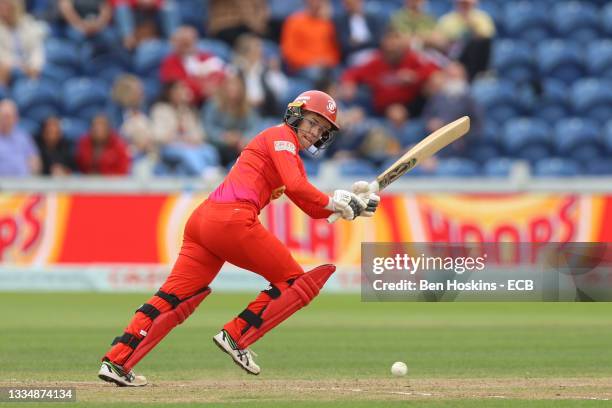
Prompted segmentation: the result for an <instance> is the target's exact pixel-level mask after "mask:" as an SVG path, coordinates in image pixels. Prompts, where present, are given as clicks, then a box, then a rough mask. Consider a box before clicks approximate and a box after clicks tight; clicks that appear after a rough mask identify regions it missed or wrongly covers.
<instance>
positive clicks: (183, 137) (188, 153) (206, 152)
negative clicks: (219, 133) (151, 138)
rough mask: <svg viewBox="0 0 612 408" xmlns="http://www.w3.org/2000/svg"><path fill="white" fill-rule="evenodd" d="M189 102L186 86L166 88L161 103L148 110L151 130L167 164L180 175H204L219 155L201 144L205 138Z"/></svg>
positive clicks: (206, 145) (174, 84)
mask: <svg viewBox="0 0 612 408" xmlns="http://www.w3.org/2000/svg"><path fill="white" fill-rule="evenodd" d="M191 99H192V95H191V89H190V88H189V87H187V86H186V84H185V83H183V82H180V81H178V82H175V83H173V84H168V85H166V88H165V90H164V92H163V95H162V98H161V100H160V101H159V102H157V103H156V104H155V105H153V108H152V109H151V119H152V122H153V130H154V135H155V139H156V140H157V142H158V143H159V144H160V146H161V147H160V149H161V159H162V161H163V162H164V163H165V164H166V165H168V166H169V167H176V168H177V169H178V174H181V175H187V176H206V175H207V174H208V172H209V171H210V170H211V169H214V168H215V167H216V166H217V165H218V154H217V151H216V150H215V149H214V147H212V146H210V145H208V144H205V143H204V142H205V139H206V137H205V136H206V135H205V133H204V129H203V128H202V125H201V124H200V121H199V117H198V113H197V111H196V110H195V109H194V107H193V105H192V104H191Z"/></svg>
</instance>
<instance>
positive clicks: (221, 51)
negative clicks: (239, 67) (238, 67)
mask: <svg viewBox="0 0 612 408" xmlns="http://www.w3.org/2000/svg"><path fill="white" fill-rule="evenodd" d="M198 49H199V50H200V51H204V52H207V53H209V54H212V55H216V56H217V57H219V58H221V59H222V60H223V61H225V62H231V61H232V49H231V48H230V46H229V45H227V44H226V43H224V42H223V41H221V40H215V39H212V38H205V39H202V40H200V41H198Z"/></svg>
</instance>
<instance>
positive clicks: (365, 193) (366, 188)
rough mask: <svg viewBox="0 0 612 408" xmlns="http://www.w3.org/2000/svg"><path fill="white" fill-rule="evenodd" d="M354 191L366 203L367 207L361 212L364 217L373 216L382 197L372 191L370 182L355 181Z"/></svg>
mask: <svg viewBox="0 0 612 408" xmlns="http://www.w3.org/2000/svg"><path fill="white" fill-rule="evenodd" d="M352 190H353V193H354V194H356V195H357V196H358V197H359V198H361V199H362V200H363V201H364V202H365V203H366V208H365V209H364V210H363V211H362V212H361V214H359V215H360V216H362V217H372V216H373V215H374V213H375V212H376V210H377V209H378V204H380V197H379V196H378V195H376V194H374V193H371V192H370V183H368V182H367V181H357V182H355V183H353V187H352Z"/></svg>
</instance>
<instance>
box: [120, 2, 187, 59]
mask: <svg viewBox="0 0 612 408" xmlns="http://www.w3.org/2000/svg"><path fill="white" fill-rule="evenodd" d="M110 1H111V5H112V6H113V14H114V17H115V22H116V24H117V27H118V28H119V33H120V35H121V39H122V41H123V46H124V47H125V48H127V49H128V50H132V49H134V48H136V47H137V46H138V44H140V43H141V42H142V41H145V40H151V39H154V38H160V37H162V36H163V37H165V38H170V36H171V35H172V33H173V32H174V31H175V30H176V29H177V28H178V26H179V22H180V16H179V12H178V8H177V7H176V6H175V4H174V2H173V0H110Z"/></svg>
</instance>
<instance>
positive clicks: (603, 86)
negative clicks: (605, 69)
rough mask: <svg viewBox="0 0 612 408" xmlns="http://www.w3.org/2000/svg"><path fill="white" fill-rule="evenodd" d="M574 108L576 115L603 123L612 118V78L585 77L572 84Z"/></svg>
mask: <svg viewBox="0 0 612 408" xmlns="http://www.w3.org/2000/svg"><path fill="white" fill-rule="evenodd" d="M571 95H572V98H571V100H572V108H573V111H574V113H575V114H576V116H583V117H587V118H591V119H593V120H596V121H598V122H599V123H600V124H601V125H603V124H604V123H605V122H606V121H608V120H609V119H610V118H612V80H605V79H596V78H584V79H580V80H579V81H577V82H576V83H575V84H574V85H573V86H572V91H571Z"/></svg>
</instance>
